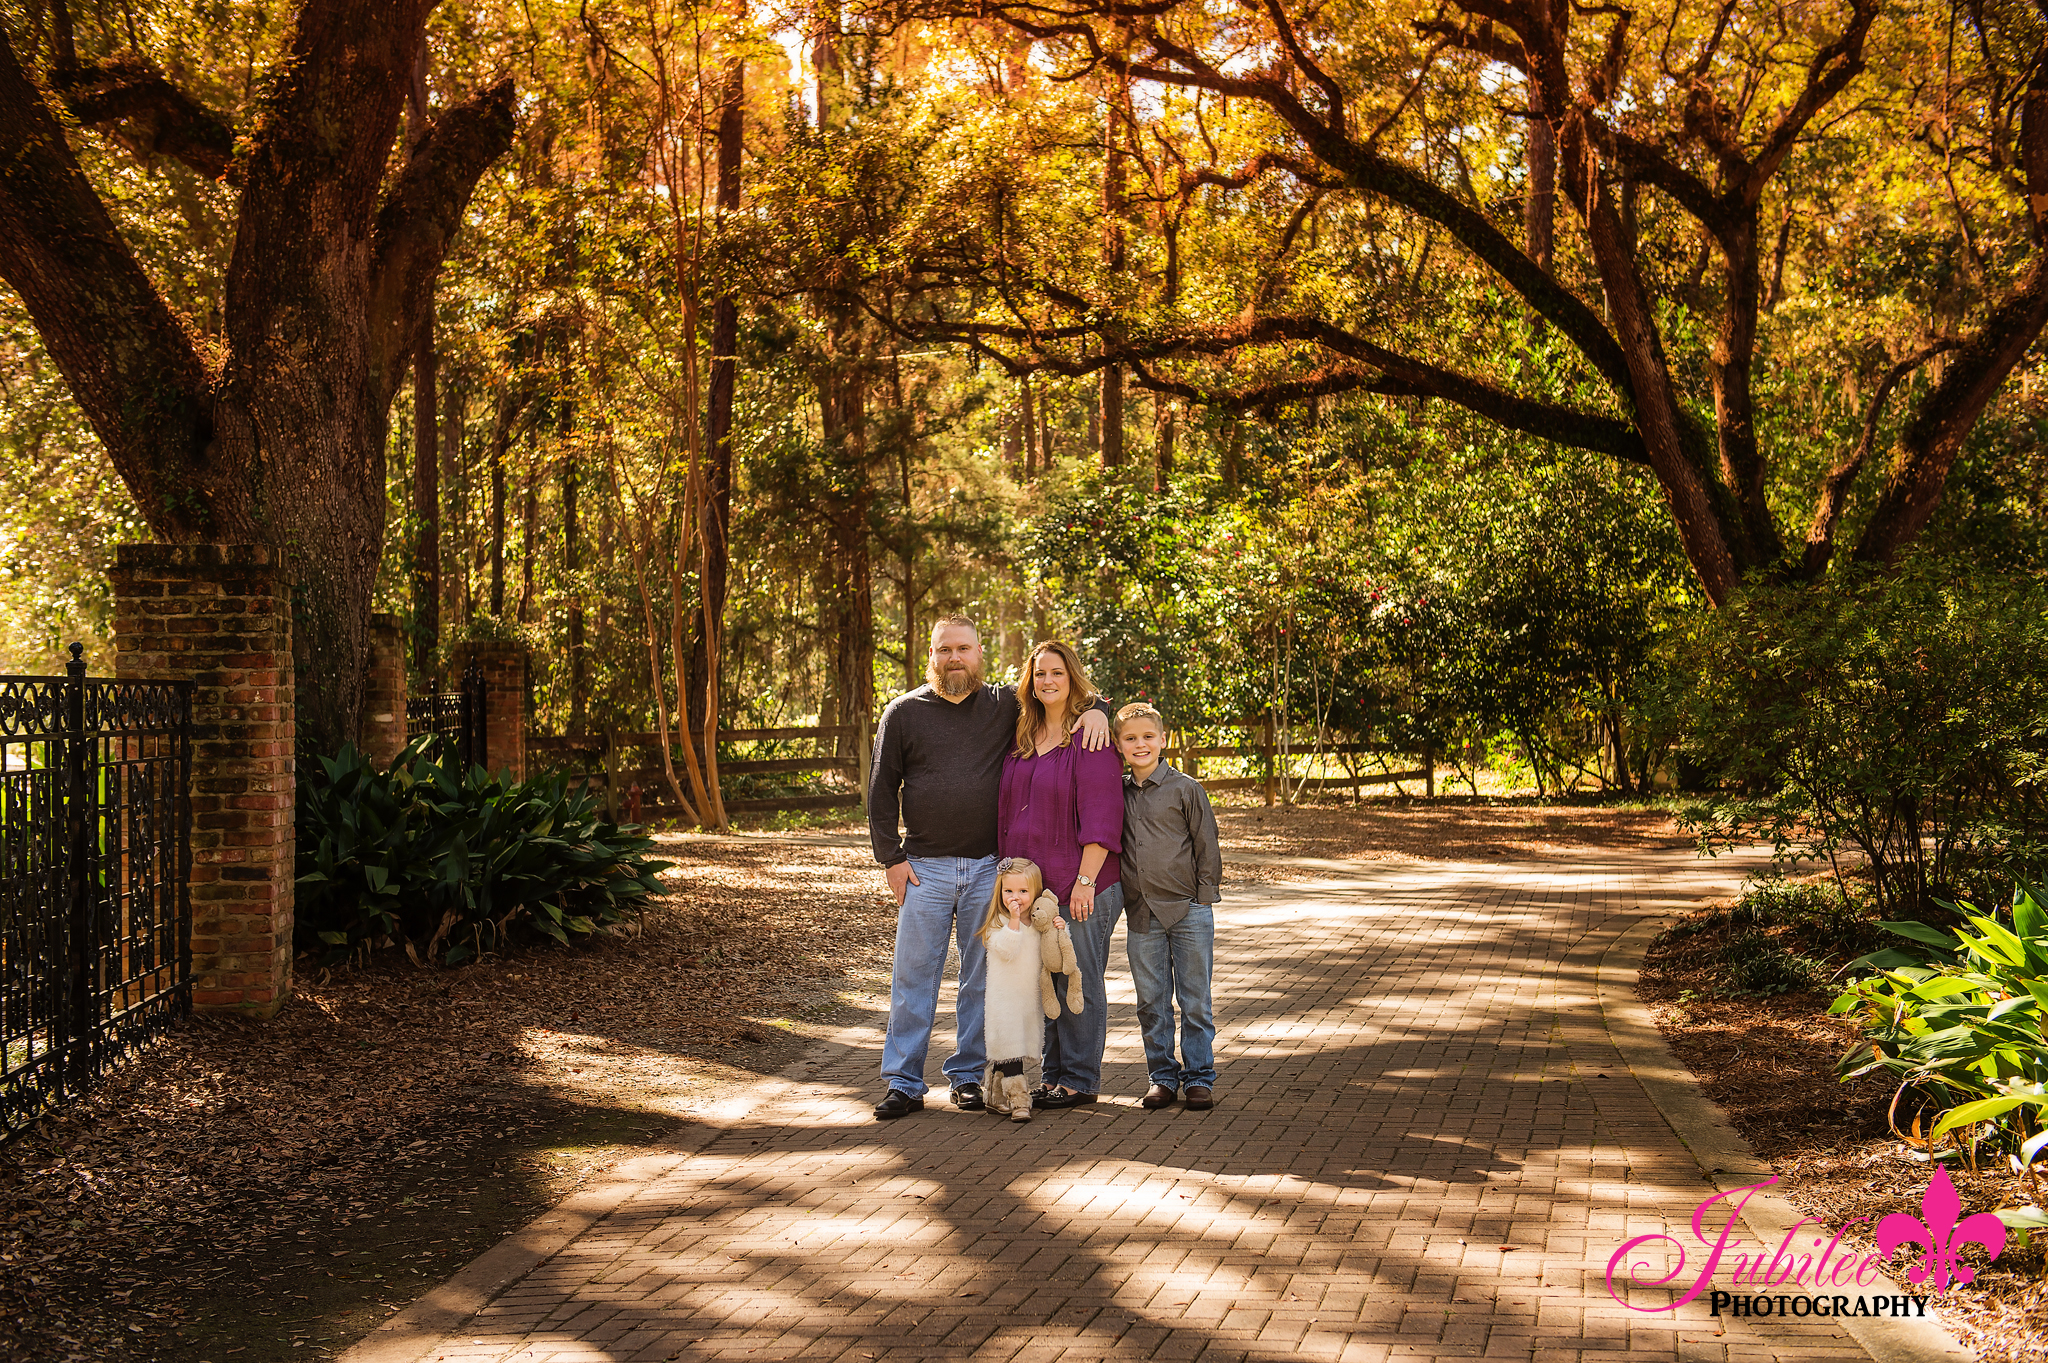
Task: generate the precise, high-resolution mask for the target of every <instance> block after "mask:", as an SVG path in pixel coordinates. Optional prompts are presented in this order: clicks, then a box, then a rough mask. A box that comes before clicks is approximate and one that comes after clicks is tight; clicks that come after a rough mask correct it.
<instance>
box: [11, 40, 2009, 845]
mask: <svg viewBox="0 0 2048 1363" xmlns="http://www.w3.org/2000/svg"><path fill="white" fill-rule="evenodd" d="M2044 57H2048V18H2044V16H2043V13H2042V11H2041V10H2040V9H2038V8H2036V7H2034V6H2032V5H2029V4H2025V3H2018V2H2017V0H2005V2H2003V3H1990V2H1989V0H1986V2H1985V3H1977V4H1967V3H1965V4H1941V5H1936V4H1932V3H1925V2H1923V0H1811V2H1810V3H1794V2H1792V0H1786V2H1785V3H1772V4H1762V5H1753V4H1743V5H1736V4H1729V3H1706V2H1704V0H1701V2H1699V3H1693V2H1692V0H1666V3H1663V4H1659V5H1655V6H1649V5H1637V6H1633V7H1631V6H1625V5H1620V6H1602V7H1598V8H1592V9H1588V8H1582V7H1577V6H1573V5H1570V4H1566V3H1562V2H1561V0H1555V2H1554V0H1528V2H1527V3H1513V2H1510V0H1499V2H1498V3H1495V2H1494V0H1485V2H1484V3H1480V2H1476V0H1475V3H1469V4H1443V5H1439V4H1436V3H1430V4H1427V5H1425V4H1419V3H1411V2H1408V0H1385V2H1382V0H1350V2H1349V3H1339V4H1320V5H1308V4H1305V3H1300V0H1255V2H1254V3H1244V4H1236V5H1220V4H1214V3H1201V2H1199V0H1146V2H1145V3H1118V2H1114V0H1112V2H1102V0H1073V3H1057V4H1051V3H1048V4H1002V3H990V4H976V5H974V6H971V7H970V6H964V5H960V4H957V3H955V0H871V2H870V3H848V4H840V5H836V6H829V7H818V8H815V9H813V8H800V9H797V10H789V11H784V10H768V9H753V8H749V7H746V6H742V5H737V4H725V5H690V4H678V3H668V2H667V0H635V2H634V3H627V2H626V0H593V2H591V3H581V2H579V3H576V4H569V3H566V0H559V2H548V0H537V2H535V3H524V4H521V5H518V6H507V5H502V4H495V3H488V2H487V0H444V3H439V4H434V3H430V0H416V2H415V3H409V4H406V5H402V6H397V7H395V8H394V7H392V6H381V5H366V4H350V3H343V0H309V2H308V3H306V4H304V5H302V6H300V7H298V8H296V9H287V8H286V7H284V6H281V5H277V4H274V3H262V2H261V0H167V2H166V3H161V4H156V3H141V2H140V0H130V3H129V4H127V5H125V6H121V7H115V6H102V5H97V4H95V5H93V6H90V7H87V6H84V5H82V4H78V3H72V4H69V5H67V4H63V3H50V2H49V0H44V3H40V4H35V5H21V6H15V7H10V8H7V9H6V10H5V11H4V15H0V141H4V146H0V151H4V152H5V154H6V155H5V163H4V166H0V279H4V280H5V281H6V283H7V285H8V286H9V287H8V290H7V291H5V292H4V293H0V345H4V347H5V349H6V353H7V356H8V363H7V378H6V386H5V389H4V391H0V440H4V448H5V451H6V459H5V461H4V462H5V468H4V470H0V471H4V473H5V475H6V477H7V479H8V485H9V486H10V488H12V489H13V490H15V491H16V493H17V495H16V496H15V497H13V498H11V499H9V505H8V507H7V509H6V512H5V514H6V516H7V518H8V520H7V523H6V527H5V540H6V544H7V554H8V560H7V561H8V565H9V572H10V575H11V577H12V579H13V584H14V585H13V586H12V587H11V588H10V590H9V591H8V592H7V593H5V594H4V599H0V605H4V607H5V612H4V619H5V629H6V633H7V639H6V647H7V649H8V651H9V652H10V653H12V654H13V655H14V656H16V657H17V658H20V659H22V660H23V662H22V664H21V665H27V664H28V660H29V659H30V658H31V657H32V656H33V655H34V654H35V653H36V651H37V650H46V648H47V645H48V644H49V643H50V642H52V641H53V640H54V638H55V635H56V634H57V633H58V632H61V631H64V630H81V629H83V630H87V631H89V630H90V629H92V628H93V627H94V622H95V621H102V620H103V618H104V613H103V607H102V606H101V605H100V604H99V603H100V602H101V600H102V599H103V596H104V586H103V585H97V586H96V585H95V583H96V582H97V576H96V575H97V574H98V573H99V572H100V568H101V566H102V565H103V564H104V561H105V558H106V556H107V554H108V553H109V552H110V546H111V544H112V543H113V542H115V541H117V540H120V539H123V538H137V537H145V536H154V537H161V538H170V539H204V538H216V539H234V538H249V539H257V540H262V541H266V542H273V543H278V544H281V545H285V546H287V547H289V548H291V549H292V550H293V552H294V553H295V554H296V555H297V559H296V561H297V562H298V563H299V565H300V571H299V574H298V576H299V580H300V590H301V593H302V597H303V601H304V614H303V616H302V619H303V620H304V626H303V629H302V636H303V637H302V639H301V648H300V671H301V684H302V693H304V694H305V696H306V700H305V701H304V702H303V703H304V704H305V705H306V706H307V707H308V709H307V711H306V716H307V729H308V733H309V737H310V738H311V739H312V740H313V741H315V742H316V744H317V743H320V742H326V741H327V740H328V739H329V738H330V737H331V738H338V737H339V736H340V735H343V734H346V733H349V732H351V731H352V730H353V727H354V725H355V724H356V722H357V714H358V711H359V708H360V696H361V678H360V674H361V664H362V661H363V657H364V651H363V650H364V648H365V647H366V644H365V640H366V639H367V627H368V617H369V613H370V612H371V610H372V609H373V608H374V609H392V610H395V611H396V612H398V613H399V615H400V616H401V618H402V620H403V621H404V623H405V624H406V626H407V628H408V629H409V630H410V631H411V632H412V635H413V637H414V641H415V645H416V647H415V650H414V661H415V666H416V668H417V669H418V671H419V673H420V674H421V679H422V680H423V681H424V680H425V679H426V676H427V675H428V674H430V673H432V672H433V671H434V670H435V669H436V668H437V667H438V666H439V665H440V662H441V660H442V659H444V658H445V657H446V656H447V649H448V647H449V646H450V645H452V644H453V643H455V642H457V641H458V640H460V639H461V638H464V637H475V636H491V635H508V634H510V635H518V636H520V637H524V638H526V639H528V640H529V641H530V642H532V643H533V644H534V645H535V646H536V647H535V655H536V657H537V658H538V659H540V660H541V663H542V667H541V672H540V676H539V679H538V682H537V687H536V693H535V702H534V703H535V713H536V722H537V723H538V724H539V725H541V726H542V727H544V728H560V729H563V730H566V731H569V732H583V731H587V730H591V729H595V728H603V727H614V726H623V727H628V728H634V729H639V728H655V727H657V726H659V728H660V729H661V730H662V731H663V732H665V733H668V732H671V731H673V732H674V733H675V734H678V735H680V734H683V733H687V734H690V735H692V736H693V737H694V739H695V742H693V743H678V744H676V745H675V751H676V758H675V766H674V770H673V773H672V778H671V779H672V782H673V794H674V795H675V796H676V797H677V798H678V799H681V800H684V801H685V802H687V803H688V804H689V805H690V806H691V807H692V809H693V812H695V813H697V814H699V815H700V816H702V817H704V818H706V819H707V820H709V821H716V817H717V815H716V807H717V805H718V804H719V797H718V794H717V792H718V790H719V781H718V778H717V776H716V773H715V771H712V770H710V769H709V764H710V763H711V762H712V760H713V758H712V755H711V747H713V746H715V745H707V743H706V738H707V736H708V735H710V734H712V733H714V732H715V731H716V730H717V728H718V727H719V725H721V724H730V723H732V722H734V720H735V719H738V720H742V721H748V722H755V723H759V724H774V723H779V722H794V721H798V720H818V721H822V722H824V723H827V724H832V723H836V722H840V721H842V720H845V721H851V720H853V719H855V718H857V717H859V716H862V715H870V714H872V713H873V711H874V709H875V707H876V705H877V703H878V700H879V699H880V698H881V697H883V696H886V695H887V694H889V693H890V692H891V691H892V690H894V689H896V688H897V687H899V686H901V685H910V684H914V683H915V682H916V681H917V680H918V679H919V678H920V676H921V671H922V664H921V660H920V658H919V653H920V650H921V647H922V644H921V635H922V630H923V627H924V624H925V623H926V622H928V621H929V619H930V618H931V616H932V615H933V614H934V613H936V612H939V611H941V610H950V609H960V608H965V609H968V610H970V611H972V612H974V613H975V614H976V615H977V616H979V617H980V618H982V619H983V620H984V621H985V625H986V628H987V630H988V632H989V633H991V634H992V635H994V636H996V637H997V640H998V642H999V650H998V651H999V655H1000V656H1005V657H1008V656H1012V655H1014V653H1015V652H1016V651H1017V650H1018V649H1019V648H1021V645H1022V643H1023V642H1024V641H1025V640H1027V639H1028V638H1029V637H1033V636H1042V635H1044V634H1047V633H1050V632H1053V631H1056V630H1070V631H1074V632H1077V633H1079V634H1080V635H1081V636H1083V638H1084V640H1088V641H1092V645H1091V646H1092V648H1093V649H1094V653H1095V656H1096V657H1098V658H1099V660H1100V661H1099V664H1098V665H1099V666H1102V667H1103V668H1104V669H1106V671H1107V672H1109V673H1110V675H1111V676H1112V678H1113V680H1114V682H1115V685H1116V688H1117V691H1118V694H1120V695H1121V694H1145V695H1153V696H1156V697H1160V698H1165V699H1168V700H1170V702H1171V703H1172V704H1173V705H1174V706H1175V707H1176V708H1177V709H1178V710H1179V711H1181V712H1182V713H1183V714H1184V715H1185V716H1186V717H1187V718H1189V719H1196V718H1204V719H1208V720H1211V721H1220V720H1222V719H1224V718H1226V717H1235V715H1237V714H1241V713H1243V712H1244V710H1245V709H1246V708H1247V707H1251V706H1252V705H1254V703H1255V702H1257V701H1259V700H1260V699H1261V698H1262V697H1263V698H1266V699H1268V700H1274V699H1277V701H1278V703H1281V704H1285V705H1288V706H1291V707H1294V709H1295V712H1296V713H1301V714H1313V715H1315V716H1317V717H1318V722H1323V723H1331V724H1337V723H1341V724H1346V725H1352V726H1357V727H1377V728H1378V729H1380V730H1383V731H1385V732H1387V733H1390V734H1391V733H1395V732H1399V733H1403V734H1408V735H1414V736H1427V737H1430V738H1431V739H1432V741H1436V742H1441V743H1452V742H1455V741H1457V735H1458V734H1460V733H1466V734H1471V733H1479V732H1484V733H1487V734H1491V733H1495V732H1508V733H1516V734H1520V735H1521V736H1522V743H1523V746H1524V749H1525V750H1526V751H1527V752H1528V753H1529V754H1530V755H1531V758H1532V760H1535V761H1538V762H1539V765H1540V763H1541V762H1543V761H1549V762H1552V764H1553V769H1554V774H1557V775H1560V776H1561V775H1562V774H1563V773H1564V771H1565V769H1566V767H1567V766H1569V765H1570V764H1571V763H1573V762H1580V763H1583V762H1585V761H1589V760H1591V759H1590V758H1589V757H1588V756H1587V754H1588V752H1591V751H1594V750H1598V751H1601V752H1604V753H1606V754H1607V756H1606V757H1605V758H1603V759H1602V760H1603V761H1604V762H1605V766H1604V768H1603V770H1604V771H1606V772H1607V779H1609V780H1619V781H1620V782H1622V783H1624V784H1626V783H1627V782H1628V781H1629V780H1630V779H1631V778H1630V776H1629V772H1630V771H1631V769H1633V770H1634V771H1635V772H1636V775H1637V777H1638V778H1640V777H1643V776H1646V775H1647V773H1646V772H1645V771H1644V770H1643V767H1642V763H1643V761H1644V760H1645V759H1644V758H1643V756H1642V751H1643V750H1642V745H1643V744H1647V743H1652V742H1653V740H1654V739H1655V731H1656V726H1657V721H1655V719H1654V716H1653V715H1652V714H1651V712H1650V709H1648V708H1645V707H1647V706H1649V705H1650V702H1649V700H1648V699H1647V697H1648V696H1649V695H1650V693H1651V692H1652V691H1654V689H1655V686H1654V684H1653V683H1654V674H1655V673H1656V670H1657V667H1658V664H1657V663H1656V661H1655V660H1656V657H1657V656H1658V655H1657V649H1656V647H1655V643H1656V640H1657V638H1659V637H1660V635H1661V633H1662V632H1663V631H1665V630H1666V629H1667V627H1668V625H1669V622H1670V621H1671V620H1672V619H1674V618H1676V617H1678V616H1683V615H1685V614H1687V613H1689V612H1693V611H1696V610H1698V609H1701V608H1702V607H1712V606H1721V605H1727V604H1729V603H1731V602H1732V601H1734V600H1735V599H1737V598H1738V597H1739V596H1741V595H1742V594H1743V593H1745V592H1746V591H1749V590H1751V589H1752V588H1753V587H1754V586H1755V585H1756V584H1758V583H1774V584H1779V585H1787V584H1792V585H1796V584H1799V583H1815V582H1820V581H1824V580H1826V579H1828V578H1830V577H1831V576H1832V575H1835V574H1838V573H1840V572H1842V571H1844V570H1845V566H1846V565H1847V564H1849V563H1850V562H1851V561H1854V562H1857V563H1862V564H1867V565H1879V566H1882V565H1886V564H1890V563H1893V562H1895V561H1897V560H1899V559H1900V558H1901V557H1902V556H1909V555H1911V554H1914V553H1919V552H1929V553H1933V552H1939V553H1944V554H1952V553H1967V555H1968V561H1969V562H1970V563H1972V564H1975V565H1978V566H1980V567H1982V568H1983V570H1984V571H1998V572H2014V571H2017V572H2022V573H2036V572H2038V571H2039V567H2040V560H2039V556H2038V555H2039V551H2038V549H2036V548H2035V547H2034V546H2035V545H2036V544H2037V543H2038V542H2039V537H2038V530H2039V527H2040V523H2041V521H2040V517H2041V503H2042V497H2043V495H2044V483H2048V478H2044V474H2043V461H2042V459H2041V457H2040V452H2039V444H2038V441H2039V434H2040V407H2039V404H2038V402H2037V401H2036V399H2035V397H2034V388H2035V376H2036V373H2037V370H2038V367H2039V359H2040V356H2039V351H2038V347H2037V341H2038V337H2039V333H2040V331H2041V327H2042V324H2043V322H2044V320H2048V265H2044V259H2043V253H2044V247H2048V243H2044V224H2043V221H2042V218H2041V213H2042V211H2043V209H2042V205H2044V204H2048V197H2044V196H2048V121H2044V119H2048V108H2044V106H2043V105H2042V100H2043V98H2044V97H2048V86H2044V84H2043V82H2044V81H2048V74H2044V72H2048V61H2044ZM108 470H110V471H111V472H112V473H113V474H115V475H117V476H118V486H110V485H109V484H110V482H111V480H109V479H107V478H106V477H104V476H103V471H108ZM60 543H61V546H62V547H61V548H60V547H59V546H60ZM1838 549H1839V552H1838ZM101 628H103V625H102V626H101ZM1148 669H1149V671H1148ZM1560 724H1564V725H1567V727H1569V726H1571V725H1580V726H1582V727H1583V732H1584V733H1585V734H1587V735H1597V741H1596V740H1595V738H1594V737H1588V738H1586V739H1585V740H1584V741H1583V742H1581V743H1580V746H1579V747H1578V748H1572V747H1571V745H1570V744H1563V743H1560V742H1553V741H1552V740H1553V739H1554V738H1555V737H1556V735H1557V734H1558V733H1559V732H1561V731H1560V730H1559V728H1558V726H1559V725H1560ZM1574 732H1579V730H1574ZM1546 734H1548V735H1550V737H1545V735H1546ZM1656 741H1662V740H1656ZM1588 745H1590V746H1588ZM1546 753H1547V754H1549V755H1548V756H1545V755H1544V754H1546Z"/></svg>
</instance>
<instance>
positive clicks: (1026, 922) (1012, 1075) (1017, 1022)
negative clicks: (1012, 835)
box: [980, 857, 1045, 1122]
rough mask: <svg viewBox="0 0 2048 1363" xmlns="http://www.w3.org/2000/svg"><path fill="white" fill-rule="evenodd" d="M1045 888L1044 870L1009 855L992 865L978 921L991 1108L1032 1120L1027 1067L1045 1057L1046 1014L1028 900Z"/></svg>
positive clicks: (1019, 1119) (1036, 938) (1015, 1118)
mask: <svg viewBox="0 0 2048 1363" xmlns="http://www.w3.org/2000/svg"><path fill="white" fill-rule="evenodd" d="M1044 889H1045V873H1044V872H1042V871H1040V870H1039V869H1038V864H1037V863H1036V862H1033V861H1028V860H1026V859H1025V858H1023V857H1008V858H1005V859H1004V860H1003V861H1002V863H1001V864H999V865H998V866H997V867H996V891H995V893H994V894H992V895H990V896H989V901H988V919H987V921H985V922H983V923H982V925H981V934H980V935H981V943H982V946H983V947H985V948H986V949H987V951H988V970H987V974H986V975H985V976H984V978H985V979H986V981H987V984H986V986H985V989H986V999H987V1002H986V1007H985V1010H984V1012H983V1019H984V1020H983V1023H982V1027H983V1032H982V1035H983V1037H984V1038H985V1040H986V1043H987V1047H988V1055H989V1066H988V1074H987V1076H986V1080H987V1082H986V1083H984V1084H983V1085H982V1087H983V1088H984V1089H985V1090H986V1091H987V1093H988V1107H989V1111H991V1112H1007V1113H1008V1114H1009V1115H1010V1120H1011V1121H1016V1122H1028V1121H1030V1120H1031V1086H1032V1080H1030V1079H1026V1078H1025V1077H1024V1072H1025V1071H1026V1070H1027V1069H1033V1068H1036V1067H1037V1066H1039V1065H1040V1064H1041V1063H1042V1062H1043V1060H1044V1057H1045V1014H1044V1012H1042V1011H1041V1009H1042V1007H1043V1005H1042V1004H1041V1002H1040V999H1039V991H1038V980H1039V976H1040V975H1041V974H1042V973H1043V971H1044V967H1043V966H1042V965H1041V964H1040V960H1041V958H1040V956H1039V945H1040V943H1041V942H1042V941H1043V938H1041V937H1040V936H1039V934H1038V930H1037V929H1036V928H1033V927H1032V926H1031V905H1032V903H1033V902H1034V901H1036V900H1037V898H1038V896H1039V893H1040V891H1042V890H1044Z"/></svg>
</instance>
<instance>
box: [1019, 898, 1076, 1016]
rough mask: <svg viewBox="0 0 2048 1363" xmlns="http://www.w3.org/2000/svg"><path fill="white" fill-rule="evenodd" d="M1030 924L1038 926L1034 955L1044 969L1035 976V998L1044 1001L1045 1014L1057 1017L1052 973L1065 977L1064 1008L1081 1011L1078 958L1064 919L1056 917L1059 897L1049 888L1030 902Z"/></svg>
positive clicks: (1057, 998)
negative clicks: (1036, 950) (1035, 901)
mask: <svg viewBox="0 0 2048 1363" xmlns="http://www.w3.org/2000/svg"><path fill="white" fill-rule="evenodd" d="M1031 926H1032V927H1034V928H1036V929H1038V932H1039V934H1040V935H1039V942H1038V959H1039V961H1040V963H1041V964H1042V965H1043V967H1044V973H1043V974H1041V975H1040V976H1039V977H1038V998H1039V1002H1041V1003H1043V1004H1044V1005H1045V1015H1046V1017H1048V1018H1057V1017H1059V1015H1060V996H1059V990H1058V989H1056V988H1055V987H1054V986H1053V982H1052V977H1053V976H1055V975H1065V976H1066V977H1067V1011H1068V1012H1071V1013H1079V1012H1080V1011H1081V960H1080V958H1079V957H1078V956H1076V955H1074V939H1073V938H1071V937H1069V936H1068V935H1067V923H1066V920H1065V919H1063V918H1061V917H1060V901H1059V900H1058V899H1057V898H1055V897H1054V896H1053V892H1052V891H1051V890H1047V891H1045V892H1044V893H1043V894H1041V895H1039V896H1038V902H1037V903H1036V904H1033V905H1032V906H1031Z"/></svg>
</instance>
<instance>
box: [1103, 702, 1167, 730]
mask: <svg viewBox="0 0 2048 1363" xmlns="http://www.w3.org/2000/svg"><path fill="white" fill-rule="evenodd" d="M1134 719H1149V720H1151V721H1152V722H1153V723H1154V724H1157V725H1158V726H1159V736H1160V737H1161V738H1164V737H1166V716H1165V715H1162V714H1160V713H1159V712H1158V711H1157V710H1155V709H1153V708H1152V706H1151V705H1150V704H1149V703H1148V702H1146V701H1142V700H1134V701H1132V702H1131V703H1130V704H1129V705H1126V706H1125V707H1124V708H1123V709H1121V710H1119V711H1117V712H1116V723H1115V724H1114V725H1113V726H1111V727H1112V728H1113V729H1114V730H1115V732H1117V733H1119V734H1120V733H1122V732H1123V731H1124V725H1125V724H1127V723H1129V722H1130V721H1131V720H1134Z"/></svg>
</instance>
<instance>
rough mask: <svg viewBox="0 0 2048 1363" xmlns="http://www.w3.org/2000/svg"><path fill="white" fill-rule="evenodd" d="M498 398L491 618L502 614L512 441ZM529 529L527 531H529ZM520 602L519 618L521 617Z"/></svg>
mask: <svg viewBox="0 0 2048 1363" xmlns="http://www.w3.org/2000/svg"><path fill="white" fill-rule="evenodd" d="M505 409H506V402H505V400H504V399H503V398H500V399H499V400H498V420H497V425H496V429H495V430H494V431H493V433H492V435H491V618H492V619H494V620H502V619H504V618H505V455H506V454H507V452H508V448H507V447H508V446H509V445H510V444H511V441H512V432H511V430H510V426H511V423H510V421H509V420H508V418H509V416H510V413H509V412H507V411H506V410H505ZM531 533H532V532H531V531H529V532H528V534H529V535H530V534H531ZM525 618H526V615H525V603H524V602H521V603H520V619H522V620H523V619H525Z"/></svg>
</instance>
